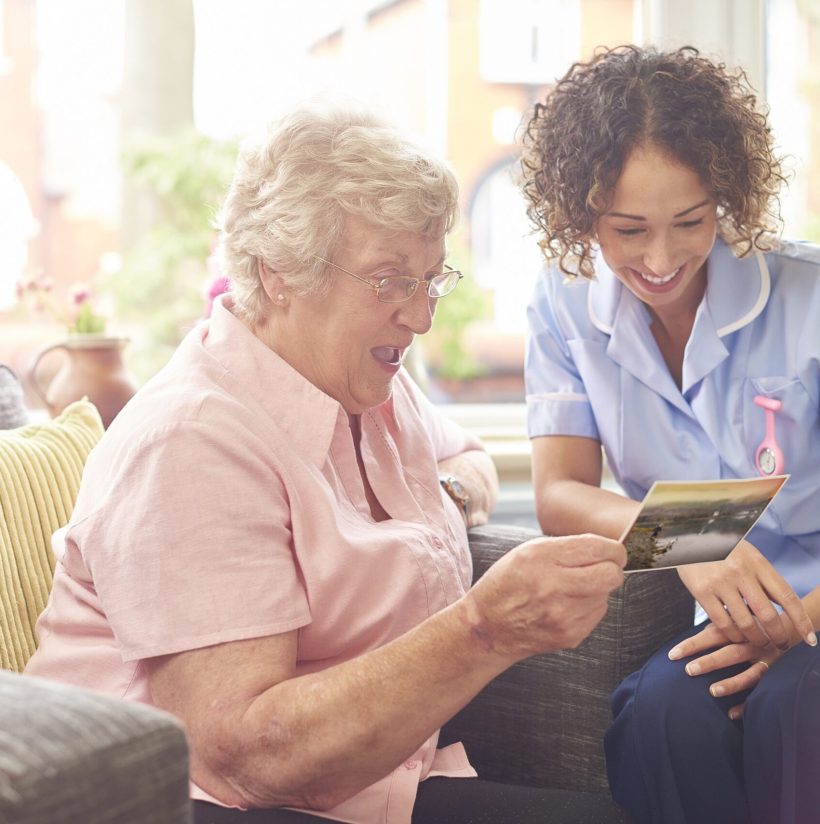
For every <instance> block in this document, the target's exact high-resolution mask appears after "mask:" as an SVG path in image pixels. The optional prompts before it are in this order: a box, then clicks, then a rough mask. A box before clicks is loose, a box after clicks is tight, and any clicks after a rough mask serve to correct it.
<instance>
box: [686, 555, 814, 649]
mask: <svg viewBox="0 0 820 824" xmlns="http://www.w3.org/2000/svg"><path fill="white" fill-rule="evenodd" d="M678 574H679V575H680V578H681V580H682V581H683V583H684V585H685V586H686V588H687V589H688V590H689V592H691V593H692V595H693V596H694V597H695V598H696V600H697V601H698V603H699V604H700V605H701V606H702V607H703V609H704V610H705V611H706V614H707V615H708V616H709V617H710V618H711V619H712V623H713V624H714V626H715V627H717V628H718V629H719V630H721V632H722V633H723V635H724V636H725V638H726V640H727V641H730V642H732V643H736V644H739V643H745V642H749V643H751V644H753V645H754V646H756V647H765V646H766V645H767V644H769V643H771V644H774V646H776V647H779V648H780V649H788V624H787V622H786V620H785V619H784V617H782V616H781V615H780V614H779V613H778V612H777V610H776V609H775V608H774V604H778V605H779V606H781V607H782V608H783V611H784V613H785V615H786V616H787V617H788V619H790V621H791V623H792V624H793V625H794V628H795V630H796V631H797V633H798V634H799V636H800V637H801V638H804V639H806V641H807V642H808V643H813V642H814V643H816V639H815V638H814V629H813V627H812V622H811V619H810V618H809V616H808V613H807V612H806V609H805V607H804V606H803V603H802V602H801V601H800V599H799V598H798V597H797V594H796V593H795V592H794V590H793V589H792V588H791V587H790V586H789V585H788V584H787V583H786V581H785V579H784V578H783V576H782V575H780V573H779V572H778V571H777V570H776V569H775V568H774V567H773V566H772V565H771V564H770V563H769V561H768V560H766V558H765V557H764V556H763V555H762V554H761V553H760V552H759V551H758V550H757V549H756V548H755V547H754V546H752V545H751V544H750V543H749V542H748V541H741V542H740V543H739V544H738V545H737V546H736V547H735V548H734V549H733V550H732V551H731V552H730V553H729V555H728V557H727V558H726V559H725V560H723V561H713V562H711V563H707V564H689V565H685V566H680V567H678ZM696 637H697V636H696Z"/></svg>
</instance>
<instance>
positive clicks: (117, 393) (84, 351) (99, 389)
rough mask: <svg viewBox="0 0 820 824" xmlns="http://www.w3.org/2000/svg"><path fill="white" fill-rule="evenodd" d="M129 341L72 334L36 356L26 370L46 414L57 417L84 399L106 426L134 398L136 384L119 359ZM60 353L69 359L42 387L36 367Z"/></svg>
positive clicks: (126, 339) (101, 336)
mask: <svg viewBox="0 0 820 824" xmlns="http://www.w3.org/2000/svg"><path fill="white" fill-rule="evenodd" d="M127 343H128V338H111V337H105V336H103V335H80V334H78V335H71V336H70V337H68V338H66V339H65V340H63V341H60V342H59V343H54V344H52V345H51V346H47V347H46V348H45V349H43V350H41V351H40V352H38V353H37V355H36V356H35V357H34V360H33V361H32V364H31V366H30V367H29V370H28V379H29V381H30V383H31V386H32V387H33V388H34V391H35V392H36V393H37V395H39V397H40V398H41V399H42V401H43V402H44V403H45V405H46V408H47V409H48V411H49V414H50V415H52V416H54V415H59V414H60V412H62V411H63V409H65V407H66V406H68V404H70V403H71V402H72V401H76V400H79V399H80V398H83V397H87V398H88V400H90V401H91V403H93V404H94V406H96V407H97V409H98V410H99V412H100V417H101V418H102V421H103V425H104V426H106V427H107V426H108V425H109V424H110V423H111V421H112V420H114V417H115V416H116V415H117V413H118V412H119V411H120V410H121V409H122V408H123V406H125V404H126V403H127V402H128V401H129V400H130V399H131V398H132V397H133V395H134V393H135V392H136V391H137V384H136V381H135V380H134V378H133V377H132V376H131V374H130V373H129V372H128V371H127V370H126V368H125V364H124V363H123V360H122V350H123V347H124V346H125V345H126V344H127ZM57 350H62V351H63V352H65V353H66V355H67V356H68V357H67V358H66V359H65V361H64V362H63V365H62V366H61V368H60V369H59V371H58V372H57V373H56V374H55V375H54V377H53V379H52V380H51V381H50V383H49V384H48V386H43V385H42V383H41V382H40V376H38V367H39V366H40V363H41V361H42V360H43V358H44V357H46V355H48V354H50V353H51V352H55V351H57Z"/></svg>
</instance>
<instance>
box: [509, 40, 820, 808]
mask: <svg viewBox="0 0 820 824" xmlns="http://www.w3.org/2000/svg"><path fill="white" fill-rule="evenodd" d="M522 166H523V171H524V192H525V195H526V197H527V200H528V213H529V215H530V218H531V219H532V221H533V222H534V223H535V225H536V226H537V227H538V230H539V234H540V245H541V247H542V249H543V252H544V255H545V257H546V259H547V262H548V270H547V272H546V273H545V275H544V277H543V278H541V280H540V281H539V283H538V285H537V287H536V291H535V294H534V297H533V300H532V303H531V305H530V308H529V324H530V338H529V344H528V352H527V364H526V380H527V403H528V415H529V433H530V437H531V438H532V439H533V444H532V445H533V481H534V485H535V495H536V508H537V513H538V518H539V521H540V523H541V526H542V528H543V529H544V531H545V532H549V533H551V534H564V535H569V534H573V533H581V532H596V533H598V534H600V535H605V536H609V537H612V538H618V537H619V536H620V535H621V534H622V533H623V531H624V529H625V528H626V526H627V525H628V524H629V523H630V522H631V520H632V518H633V516H634V514H635V512H636V511H637V509H638V508H639V503H638V502H639V501H640V500H641V499H642V498H643V496H644V495H645V494H646V492H647V491H648V489H649V487H650V486H651V485H652V483H653V482H654V481H656V480H661V479H668V480H684V479H692V480H695V479H718V478H747V477H754V476H758V475H759V474H772V473H774V472H786V473H790V475H791V478H790V479H789V481H788V482H787V483H786V485H785V486H784V487H783V488H782V489H781V491H780V493H779V494H778V495H777V497H776V498H775V499H774V501H773V503H772V505H771V506H770V507H769V509H768V510H767V512H766V513H765V514H764V516H763V517H762V518H761V520H760V521H759V522H758V523H757V525H756V526H755V527H754V529H752V530H751V532H750V533H749V534H748V535H747V536H746V540H744V541H742V542H741V543H740V545H739V546H738V547H737V548H736V549H735V550H733V552H732V553H731V554H730V555H729V557H728V558H727V559H726V560H725V561H720V562H716V563H705V564H693V565H689V566H687V567H682V568H679V574H680V576H681V579H682V580H683V583H684V584H685V585H686V587H687V588H688V589H689V591H690V592H691V593H692V595H693V596H694V597H695V598H696V599H697V601H698V602H699V604H700V605H701V606H702V608H703V609H704V610H705V612H706V613H707V614H708V617H709V619H710V620H709V621H707V622H705V623H703V624H701V625H699V626H696V627H693V629H692V631H691V632H689V633H687V634H686V635H685V636H683V637H681V638H678V639H676V640H675V641H673V642H672V643H670V644H669V646H668V647H667V648H665V649H662V650H659V651H658V653H657V654H656V655H655V656H654V657H653V658H652V659H651V660H650V661H649V662H648V663H647V664H646V665H645V667H644V668H643V669H642V670H641V671H640V672H638V673H634V674H633V675H632V676H630V677H629V678H627V679H626V681H624V683H623V684H622V685H621V686H620V687H619V688H618V690H617V691H616V693H615V694H614V695H613V711H614V716H615V720H614V723H613V726H612V727H611V729H610V730H609V732H608V733H607V737H606V742H605V745H606V753H607V760H608V769H609V777H610V784H611V788H612V792H613V795H614V797H615V799H616V801H618V802H619V803H620V804H621V805H622V806H623V807H624V808H626V809H627V811H628V812H629V813H630V814H631V815H632V817H633V818H634V820H635V821H636V822H638V824H642V823H643V822H659V823H660V822H662V824H678V822H697V823H698V824H709V822H718V821H719V822H723V824H728V823H729V822H731V824H742V823H743V822H756V823H757V822H759V823H760V824H763V823H764V822H765V824H774V822H783V823H785V822H793V823H794V824H797V823H798V822H800V823H801V824H802V823H803V822H808V821H816V820H818V818H817V816H818V815H820V813H818V810H820V780H818V779H820V767H818V765H820V653H819V652H818V648H817V646H816V643H817V641H816V636H815V630H817V629H818V628H820V587H818V585H820V506H818V505H817V500H816V498H817V489H818V484H820V423H819V419H818V408H819V407H820V248H818V247H816V246H812V245H809V244H806V243H790V242H784V241H779V240H778V237H777V232H778V229H779V208H778V201H777V195H778V190H779V188H780V186H781V184H782V183H783V182H784V174H783V171H782V167H781V164H780V161H779V159H778V157H777V156H776V154H775V151H774V148H773V141H772V135H771V132H770V130H769V127H768V125H767V121H766V118H765V115H764V114H763V113H762V112H761V111H760V109H759V108H758V105H757V102H756V99H755V97H754V95H753V93H752V92H751V90H750V89H749V87H748V85H747V82H746V78H745V76H744V75H743V74H742V72H731V71H728V70H727V69H726V67H725V66H723V65H722V64H717V63H715V62H713V61H710V60H707V59H705V58H704V57H702V56H701V55H700V54H699V53H698V52H697V51H696V50H695V49H693V48H683V49H680V50H677V51H673V52H659V51H656V50H655V49H651V48H648V49H639V48H635V47H633V46H623V47H619V48H616V49H612V50H604V51H600V52H598V53H596V56H595V57H594V58H593V59H592V60H590V61H589V62H587V63H578V64H575V65H574V66H573V67H572V68H571V69H570V70H569V71H568V73H567V74H566V75H565V76H564V78H563V79H561V80H560V82H558V83H557V85H556V86H555V87H554V89H553V90H552V91H551V92H550V93H549V94H548V96H547V98H546V100H544V101H543V102H542V103H538V104H536V106H535V108H534V112H533V114H532V117H531V119H530V121H529V123H528V126H527V130H526V135H525V139H524V156H523V161H522ZM602 446H603V451H604V452H605V453H606V459H607V462H608V465H609V467H610V468H611V470H612V473H613V475H614V477H615V479H616V480H617V481H618V482H619V484H620V485H621V487H622V488H623V490H624V491H625V492H626V496H623V495H619V494H616V493H614V492H610V491H607V490H603V489H601V487H600V484H601V477H602V449H601V447H602Z"/></svg>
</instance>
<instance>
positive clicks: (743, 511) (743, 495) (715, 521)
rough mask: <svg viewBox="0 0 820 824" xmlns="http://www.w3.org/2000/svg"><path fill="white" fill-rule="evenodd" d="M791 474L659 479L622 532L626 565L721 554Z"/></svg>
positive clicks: (662, 564)
mask: <svg viewBox="0 0 820 824" xmlns="http://www.w3.org/2000/svg"><path fill="white" fill-rule="evenodd" d="M788 477H789V476H788V475H774V476H772V477H770V478H742V479H737V480H721V481H657V482H655V483H654V484H653V485H652V487H651V489H650V490H649V492H648V493H647V494H646V497H645V498H644V500H643V504H642V507H641V510H640V512H639V513H638V515H637V517H636V519H635V521H634V522H633V524H632V526H631V527H629V528H628V529H627V530H626V532H625V533H624V535H623V537H622V538H621V542H622V543H623V544H624V546H625V547H626V553H627V565H626V569H627V571H636V570H647V569H665V568H667V567H674V566H679V565H680V564H696V563H701V562H703V561H720V560H722V559H723V558H725V557H726V556H727V555H728V554H729V553H730V552H731V551H732V550H733V549H734V548H735V547H736V546H737V544H738V542H739V541H740V540H741V539H742V538H743V537H744V536H745V535H746V533H747V532H748V531H749V530H750V529H751V528H752V527H753V526H754V524H755V521H757V519H758V518H759V517H760V516H761V515H762V514H763V511H764V510H765V509H766V507H767V506H768V505H769V503H770V502H771V500H772V498H774V496H775V495H776V494H777V492H778V490H779V489H780V488H781V487H782V486H783V484H784V483H785V482H786V480H787V479H788Z"/></svg>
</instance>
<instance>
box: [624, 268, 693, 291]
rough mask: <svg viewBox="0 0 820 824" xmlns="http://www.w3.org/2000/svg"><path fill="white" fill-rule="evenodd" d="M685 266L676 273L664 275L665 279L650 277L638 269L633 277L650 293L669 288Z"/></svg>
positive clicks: (634, 270) (634, 271)
mask: <svg viewBox="0 0 820 824" xmlns="http://www.w3.org/2000/svg"><path fill="white" fill-rule="evenodd" d="M684 268H685V267H684V266H679V267H678V268H677V269H675V271H674V272H672V273H671V274H668V275H664V276H663V277H657V276H655V275H649V274H647V273H646V272H641V271H639V270H637V269H633V270H632V272H633V275H634V276H635V277H636V278H637V279H638V280H639V281H640V282H641V283H643V284H644V286H645V287H648V288H649V289H650V291H654V290H656V289H663V288H664V287H666V286H668V285H669V284H670V283H672V281H673V280H675V278H677V277H678V276H679V275H680V273H681V272H683V270H684Z"/></svg>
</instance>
